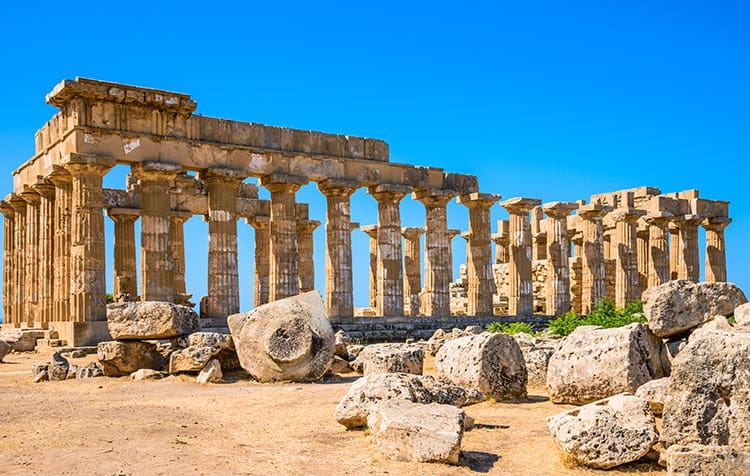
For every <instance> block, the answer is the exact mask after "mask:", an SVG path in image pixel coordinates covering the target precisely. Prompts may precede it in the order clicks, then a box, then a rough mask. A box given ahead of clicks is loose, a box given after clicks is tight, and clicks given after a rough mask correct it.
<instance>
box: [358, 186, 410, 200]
mask: <svg viewBox="0 0 750 476" xmlns="http://www.w3.org/2000/svg"><path fill="white" fill-rule="evenodd" d="M409 192H411V187H409V186H407V185H401V184H393V183H384V184H380V185H376V186H374V187H370V188H368V189H367V193H369V194H370V195H372V196H373V198H374V199H375V200H377V201H378V202H392V203H398V202H400V201H401V199H402V198H404V197H405V196H406V194H407V193H409Z"/></svg>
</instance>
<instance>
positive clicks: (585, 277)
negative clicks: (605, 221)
mask: <svg viewBox="0 0 750 476" xmlns="http://www.w3.org/2000/svg"><path fill="white" fill-rule="evenodd" d="M608 210H609V208H608V207H605V206H603V205H600V204H598V203H592V204H590V205H584V206H582V207H579V208H578V211H577V215H578V216H579V217H581V223H582V227H583V245H582V253H581V257H582V258H583V259H582V262H581V283H582V287H581V312H582V313H583V314H585V315H588V314H589V313H590V312H591V311H592V310H593V309H594V307H596V306H597V305H598V304H599V303H600V302H601V301H602V299H604V297H605V296H606V282H605V267H604V266H605V265H604V239H603V234H602V218H603V217H604V215H605V214H606V213H607V211H608Z"/></svg>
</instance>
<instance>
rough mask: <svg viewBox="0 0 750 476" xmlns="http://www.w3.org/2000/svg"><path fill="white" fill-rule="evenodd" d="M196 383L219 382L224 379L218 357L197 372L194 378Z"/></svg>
mask: <svg viewBox="0 0 750 476" xmlns="http://www.w3.org/2000/svg"><path fill="white" fill-rule="evenodd" d="M196 381H197V382H198V383H221V382H223V381H224V374H223V373H222V371H221V362H219V360H218V359H213V360H211V361H210V362H209V363H208V364H206V366H205V367H203V370H201V372H200V373H199V374H198V378H197V379H196Z"/></svg>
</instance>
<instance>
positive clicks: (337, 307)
mask: <svg viewBox="0 0 750 476" xmlns="http://www.w3.org/2000/svg"><path fill="white" fill-rule="evenodd" d="M358 186H359V184H358V183H355V182H352V181H342V180H334V179H329V180H326V181H325V182H320V183H318V189H320V192H321V193H322V194H323V195H325V197H326V267H325V269H326V294H325V303H326V312H327V313H328V317H352V316H353V315H354V278H353V276H352V234H351V232H352V222H351V196H352V195H353V194H354V192H355V191H356V190H357V188H358Z"/></svg>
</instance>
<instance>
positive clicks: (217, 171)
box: [199, 167, 257, 192]
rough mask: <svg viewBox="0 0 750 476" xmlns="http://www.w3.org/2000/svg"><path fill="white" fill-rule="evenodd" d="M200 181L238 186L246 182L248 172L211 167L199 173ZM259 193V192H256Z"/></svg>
mask: <svg viewBox="0 0 750 476" xmlns="http://www.w3.org/2000/svg"><path fill="white" fill-rule="evenodd" d="M199 177H200V180H201V181H202V182H204V183H211V184H214V183H219V184H221V183H226V184H227V185H232V186H237V185H239V184H241V183H242V181H243V180H245V179H246V178H247V177H248V175H247V172H245V171H243V170H238V169H232V168H228V167H211V168H208V169H206V170H204V171H202V172H200V173H199ZM256 192H257V191H256Z"/></svg>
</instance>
